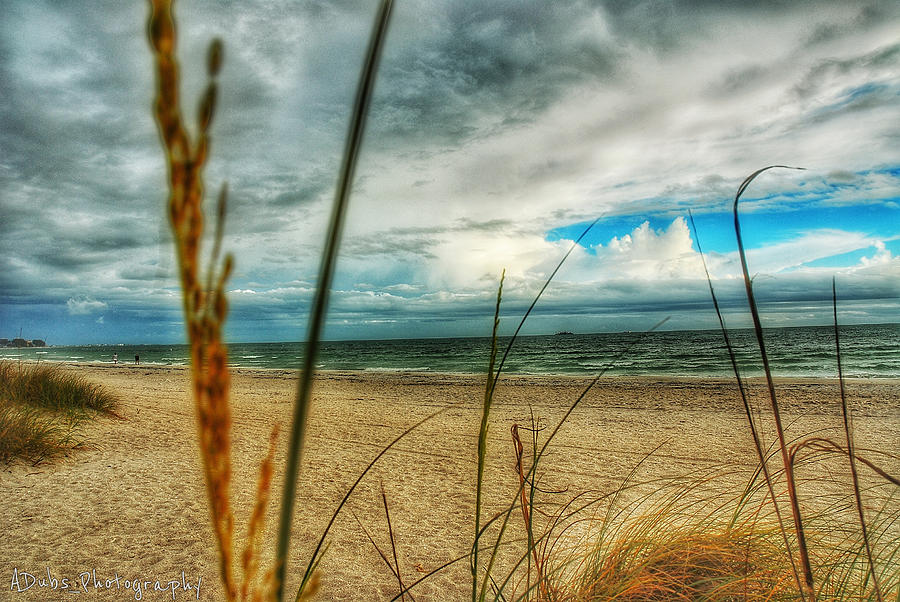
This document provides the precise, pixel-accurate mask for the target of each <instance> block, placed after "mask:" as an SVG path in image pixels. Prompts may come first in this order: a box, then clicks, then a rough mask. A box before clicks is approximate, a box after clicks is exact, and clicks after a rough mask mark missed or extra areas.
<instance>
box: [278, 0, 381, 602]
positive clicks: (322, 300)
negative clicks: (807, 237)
mask: <svg viewBox="0 0 900 602" xmlns="http://www.w3.org/2000/svg"><path fill="white" fill-rule="evenodd" d="M392 4H393V3H392V0H382V2H381V5H380V7H379V9H378V13H377V16H376V18H375V24H374V27H373V30H372V36H371V38H370V40H369V48H368V51H367V53H366V58H365V62H364V63H363V68H362V72H361V74H360V80H359V85H358V86H357V89H356V99H355V101H354V105H353V114H352V116H351V120H350V128H349V130H348V132H347V138H346V145H345V148H344V157H343V162H342V165H341V171H340V176H339V178H338V185H337V191H336V193H335V199H334V205H333V207H332V213H331V221H330V223H329V227H328V231H327V234H326V238H325V250H324V251H323V253H322V262H321V264H320V267H319V280H318V282H317V283H316V292H315V297H314V300H313V305H312V310H311V313H310V320H309V330H308V334H307V337H306V350H305V353H304V358H303V368H302V372H301V374H300V382H299V384H298V386H297V400H296V402H295V404H294V414H293V421H292V423H291V435H290V440H289V443H288V456H287V463H286V466H285V481H284V490H283V494H282V498H281V518H280V523H279V528H278V543H277V548H276V553H275V563H276V575H275V577H276V599H279V600H281V599H282V597H283V592H284V576H285V574H286V571H287V552H288V546H289V544H290V537H291V524H292V522H293V517H294V502H295V499H294V498H295V496H296V492H297V473H298V471H299V469H300V459H301V453H302V448H303V437H304V434H305V431H306V421H307V417H308V415H309V405H310V398H311V391H312V381H313V376H314V372H315V366H316V356H317V352H318V345H319V340H320V338H321V335H322V329H323V327H324V325H325V315H326V313H327V310H328V298H329V295H330V292H331V281H332V277H333V275H334V268H335V264H336V262H337V253H338V247H339V246H340V240H341V233H342V231H343V225H344V217H345V215H346V212H347V206H348V204H349V199H350V189H351V186H352V184H353V175H354V173H355V171H356V163H357V158H358V157H359V151H360V148H361V147H362V142H363V134H364V132H365V125H366V117H367V115H368V107H369V102H370V100H371V97H372V93H373V91H374V89H375V79H376V76H377V71H378V59H379V58H380V56H381V50H382V48H383V47H384V41H385V38H386V36H387V29H388V22H389V20H390V15H391V7H392ZM304 581H305V579H304Z"/></svg>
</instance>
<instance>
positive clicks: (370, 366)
mask: <svg viewBox="0 0 900 602" xmlns="http://www.w3.org/2000/svg"><path fill="white" fill-rule="evenodd" d="M729 336H730V338H731V340H732V342H733V344H734V347H735V349H736V352H737V356H738V363H739V366H740V367H741V371H742V375H743V376H754V375H760V374H762V362H761V360H760V357H759V350H758V348H757V346H756V340H755V337H754V335H753V332H752V331H751V330H745V329H741V330H733V331H730V332H729ZM840 337H841V362H842V367H843V370H844V375H845V376H847V377H861V378H898V377H900V345H898V341H900V324H877V325H860V326H843V327H841V329H840ZM765 338H766V347H767V351H768V354H769V363H770V365H771V367H772V370H773V373H774V374H775V375H776V376H787V377H824V378H829V377H835V376H837V360H836V354H835V345H834V329H833V328H831V327H827V326H822V327H794V328H777V329H767V330H766V331H765ZM508 340H509V339H508V338H506V337H503V338H501V339H500V353H501V355H502V352H503V350H504V349H505V346H506V343H507V342H508ZM303 347H304V345H303V344H302V343H233V344H231V345H229V363H230V364H231V365H232V366H235V367H246V368H263V369H296V368H298V367H299V366H300V361H301V356H302V353H303ZM489 353H490V339H489V338H458V339H406V340H385V341H331V342H325V343H323V344H322V345H321V348H320V350H319V354H318V364H317V365H318V367H319V368H320V369H323V370H363V371H380V372H397V371H399V372H436V373H476V374H477V373H483V372H486V370H487V363H488V356H489ZM113 354H118V357H119V362H123V363H132V362H133V361H134V356H135V355H139V356H140V361H141V363H142V364H157V365H186V364H187V363H188V347H187V345H85V346H64V347H62V346H61V347H56V346H51V347H44V348H24V349H11V348H3V349H0V360H30V361H46V362H87V363H96V362H100V363H111V362H112V360H113ZM498 361H499V358H498ZM604 370H605V371H606V374H610V375H632V376H636V375H659V376H731V375H732V374H733V372H732V369H731V363H730V361H729V359H728V354H727V352H726V349H725V345H724V341H723V338H722V333H721V332H720V331H718V330H689V331H667V332H651V333H646V334H642V333H630V332H629V333H601V334H556V335H543V336H521V337H519V338H518V339H517V340H516V342H515V344H514V346H513V349H512V352H511V353H510V355H509V357H508V358H507V360H506V364H505V366H504V372H505V373H509V374H561V375H566V374H568V375H595V374H598V373H600V372H601V371H604Z"/></svg>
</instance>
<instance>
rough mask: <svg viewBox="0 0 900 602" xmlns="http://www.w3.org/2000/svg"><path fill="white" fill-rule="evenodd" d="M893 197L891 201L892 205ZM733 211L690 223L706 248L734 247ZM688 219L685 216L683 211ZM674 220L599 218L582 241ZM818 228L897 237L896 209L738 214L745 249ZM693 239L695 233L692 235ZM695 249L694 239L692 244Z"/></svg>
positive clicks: (567, 233)
mask: <svg viewBox="0 0 900 602" xmlns="http://www.w3.org/2000/svg"><path fill="white" fill-rule="evenodd" d="M896 200H897V199H896V198H895V199H893V201H894V203H896ZM732 216H733V214H732V213H731V212H730V211H722V212H718V213H702V214H699V215H697V214H695V215H694V221H695V223H696V225H697V232H698V236H699V238H700V244H701V245H702V246H703V250H704V251H708V252H714V253H728V252H731V251H734V250H735V249H736V248H737V242H736V237H735V233H734V220H733V217H732ZM684 218H685V219H687V215H686V214H685V215H684ZM673 219H675V218H674V217H673V216H672V215H671V214H666V215H661V214H658V215H621V216H614V217H610V218H605V219H601V220H600V221H599V222H598V223H597V224H596V225H595V226H594V227H593V228H592V229H591V231H590V232H588V234H587V235H586V236H585V237H584V239H582V241H581V245H582V246H584V247H585V248H587V249H589V250H592V248H593V247H596V245H598V244H599V245H604V246H605V245H607V244H609V241H610V240H612V239H613V238H614V237H618V238H620V239H621V238H622V237H623V236H625V235H628V234H631V232H632V231H633V230H634V229H635V228H637V227H639V226H640V225H641V224H642V223H644V222H648V223H649V226H650V228H652V229H654V230H665V229H667V228H668V227H669V226H670V225H671V224H672V221H673ZM588 223H589V222H581V223H576V224H571V225H569V226H563V227H559V228H554V229H552V230H550V231H549V232H547V234H546V236H545V238H546V240H549V241H556V240H561V239H565V240H575V239H576V238H577V237H578V236H579V235H580V234H581V233H582V232H583V231H584V229H585V228H586V227H587V225H588ZM817 230H832V231H833V230H840V231H844V232H853V233H859V234H863V235H865V236H868V237H871V238H874V239H876V240H882V241H889V240H894V239H896V238H898V237H900V210H897V209H895V208H893V207H891V204H890V202H884V203H872V204H865V205H850V206H817V207H810V206H808V205H806V206H801V207H799V208H793V207H791V206H789V205H782V206H780V208H774V207H770V208H767V209H762V210H758V211H753V212H749V213H742V214H741V233H742V235H743V238H744V245H745V246H746V248H748V249H753V248H759V247H764V246H767V245H771V244H775V243H779V242H785V241H790V240H794V239H797V238H799V237H801V236H803V235H806V234H809V233H811V232H815V231H817ZM691 237H692V238H693V234H692V235H691ZM696 247H697V244H696V241H694V248H696Z"/></svg>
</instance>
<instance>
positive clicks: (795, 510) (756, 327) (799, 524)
mask: <svg viewBox="0 0 900 602" xmlns="http://www.w3.org/2000/svg"><path fill="white" fill-rule="evenodd" d="M775 168H781V169H804V168H802V167H791V166H788V165H769V166H768V167H763V168H762V169H758V170H756V171H755V172H753V173H752V174H750V175H749V176H747V177H746V178H745V179H744V181H743V182H741V185H740V186H739V187H738V191H737V194H736V195H735V196H734V232H735V235H736V236H737V246H738V254H739V255H740V258H741V271H742V272H743V276H744V290H745V291H746V293H747V303H748V304H749V306H750V316H751V317H752V318H753V332H754V333H755V334H756V342H757V344H758V345H759V352H760V356H761V357H762V363H763V371H764V372H765V374H766V385H767V386H768V389H769V400H770V401H771V408H772V417H773V418H774V420H775V432H776V433H777V435H778V447H779V450H780V451H781V461H782V463H783V464H784V473H785V477H786V479H787V486H788V497H789V498H790V502H791V516H792V517H793V519H794V530H795V531H796V535H797V547H798V549H799V553H800V566H801V568H802V570H803V580H804V585H805V586H806V590H807V591H806V593H807V594H808V595H809V597H810V599H811V600H813V601H815V599H816V595H815V589H814V585H813V574H812V565H811V563H810V559H809V549H808V548H807V545H806V535H805V533H804V531H803V519H802V517H801V515H800V502H799V500H798V498H797V484H796V481H795V479H794V470H793V466H792V463H791V461H790V457H789V456H790V455H789V452H788V445H787V441H786V440H785V437H784V426H783V424H782V421H781V411H780V409H779V407H778V399H777V397H776V395H775V382H774V380H773V379H772V370H771V369H770V367H769V356H768V354H767V353H766V343H765V339H764V337H763V329H762V322H761V320H760V318H759V310H758V308H757V305H756V298H755V297H754V295H753V280H752V279H751V278H750V271H749V269H748V268H747V255H746V253H745V252H744V241H743V237H742V236H741V222H740V218H739V215H738V203H739V201H740V199H741V195H742V194H744V191H745V190H747V187H748V186H749V185H750V183H751V182H753V180H755V179H756V177H757V176H758V175H759V174H761V173H763V172H764V171H767V170H769V169H775ZM801 592H802V589H801ZM801 595H802V593H801Z"/></svg>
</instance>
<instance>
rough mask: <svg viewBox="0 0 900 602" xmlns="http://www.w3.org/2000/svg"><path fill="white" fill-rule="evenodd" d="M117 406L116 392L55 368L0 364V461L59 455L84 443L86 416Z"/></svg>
mask: <svg viewBox="0 0 900 602" xmlns="http://www.w3.org/2000/svg"><path fill="white" fill-rule="evenodd" d="M117 406H118V400H117V399H116V397H115V396H114V395H113V394H112V393H110V392H108V391H107V390H105V389H103V388H102V387H101V386H99V385H96V384H94V383H90V382H88V381H86V380H84V379H83V378H81V377H80V376H78V375H77V374H73V373H71V372H67V371H65V370H63V369H61V368H59V367H57V366H47V365H33V364H22V363H14V362H0V462H3V463H9V462H11V461H13V460H15V459H20V460H22V461H25V462H29V463H31V464H39V463H41V462H44V461H46V460H50V459H53V458H56V457H58V456H61V455H63V454H65V453H66V452H67V451H68V450H70V449H73V448H75V447H78V446H80V445H82V442H81V439H80V437H79V436H78V427H79V426H80V424H81V423H82V422H83V421H84V420H85V419H86V418H88V417H89V416H90V415H91V414H92V413H97V412H103V413H107V414H112V415H115V410H116V408H117Z"/></svg>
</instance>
